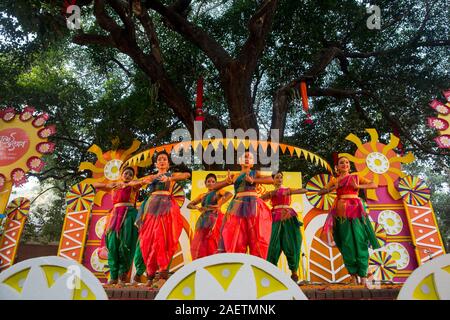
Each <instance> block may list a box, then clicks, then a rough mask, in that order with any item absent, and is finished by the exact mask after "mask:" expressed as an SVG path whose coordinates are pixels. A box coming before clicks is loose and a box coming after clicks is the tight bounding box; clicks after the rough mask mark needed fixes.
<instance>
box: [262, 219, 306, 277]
mask: <svg viewBox="0 0 450 320" xmlns="http://www.w3.org/2000/svg"><path fill="white" fill-rule="evenodd" d="M301 225H302V223H301V222H300V221H298V218H297V217H291V218H289V219H286V220H282V221H276V222H273V223H272V234H271V236H270V244H269V251H268V253H267V261H269V262H270V263H273V264H274V265H277V264H278V260H279V259H280V255H281V252H282V251H283V252H284V255H285V256H286V258H287V262H288V265H289V270H291V271H294V272H296V271H297V270H298V267H299V263H300V249H301V246H302V235H301V233H300V227H301Z"/></svg>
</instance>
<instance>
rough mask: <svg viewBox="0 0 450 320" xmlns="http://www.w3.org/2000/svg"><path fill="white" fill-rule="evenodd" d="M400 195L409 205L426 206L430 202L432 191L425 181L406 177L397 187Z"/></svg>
mask: <svg viewBox="0 0 450 320" xmlns="http://www.w3.org/2000/svg"><path fill="white" fill-rule="evenodd" d="M397 189H398V191H399V193H400V195H401V196H402V198H403V200H405V201H406V203H407V204H409V205H412V206H424V205H426V204H427V203H428V201H430V197H431V191H430V188H428V186H427V185H426V184H425V181H423V180H422V179H420V178H418V177H414V176H405V177H403V178H401V179H400V181H399V183H398V187H397Z"/></svg>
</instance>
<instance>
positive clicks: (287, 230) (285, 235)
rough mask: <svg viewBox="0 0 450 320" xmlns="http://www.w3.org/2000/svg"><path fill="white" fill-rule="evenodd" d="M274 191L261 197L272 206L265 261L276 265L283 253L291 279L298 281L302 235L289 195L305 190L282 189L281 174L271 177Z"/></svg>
mask: <svg viewBox="0 0 450 320" xmlns="http://www.w3.org/2000/svg"><path fill="white" fill-rule="evenodd" d="M272 178H273V181H274V186H275V189H274V190H273V191H269V192H267V193H265V194H264V195H263V196H261V199H263V200H266V201H267V200H270V202H271V205H272V235H271V237H270V245H269V252H268V254H267V261H269V262H271V263H273V264H274V265H278V260H279V259H280V255H281V252H282V251H283V252H284V254H285V256H286V258H287V262H288V266H289V270H291V279H292V280H294V281H295V282H297V281H298V274H297V270H298V267H299V263H300V250H301V246H302V235H301V232H300V227H301V226H302V225H303V223H302V222H300V221H299V220H298V217H297V212H295V210H294V209H292V208H291V206H290V205H291V195H293V194H302V193H306V192H307V190H306V189H291V188H286V187H283V186H282V184H283V173H282V172H277V173H275V174H273V175H272Z"/></svg>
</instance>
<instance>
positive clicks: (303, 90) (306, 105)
mask: <svg viewBox="0 0 450 320" xmlns="http://www.w3.org/2000/svg"><path fill="white" fill-rule="evenodd" d="M300 94H301V97H302V105H303V110H304V111H305V112H306V120H305V123H306V124H309V125H311V124H313V123H314V122H313V120H312V119H311V114H310V113H309V101H308V89H307V87H306V82H305V81H301V82H300Z"/></svg>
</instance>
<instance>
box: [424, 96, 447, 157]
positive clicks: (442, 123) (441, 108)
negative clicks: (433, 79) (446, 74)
mask: <svg viewBox="0 0 450 320" xmlns="http://www.w3.org/2000/svg"><path fill="white" fill-rule="evenodd" d="M443 94H444V97H445V98H446V100H447V102H446V103H445V102H441V101H439V100H437V99H435V100H433V101H431V102H430V107H431V108H433V109H434V110H436V111H437V113H438V117H437V118H436V117H429V118H428V126H429V127H430V128H433V129H436V130H438V131H439V137H436V138H434V141H436V143H437V145H438V146H439V148H444V149H450V128H449V126H450V90H446V91H444V92H443Z"/></svg>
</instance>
